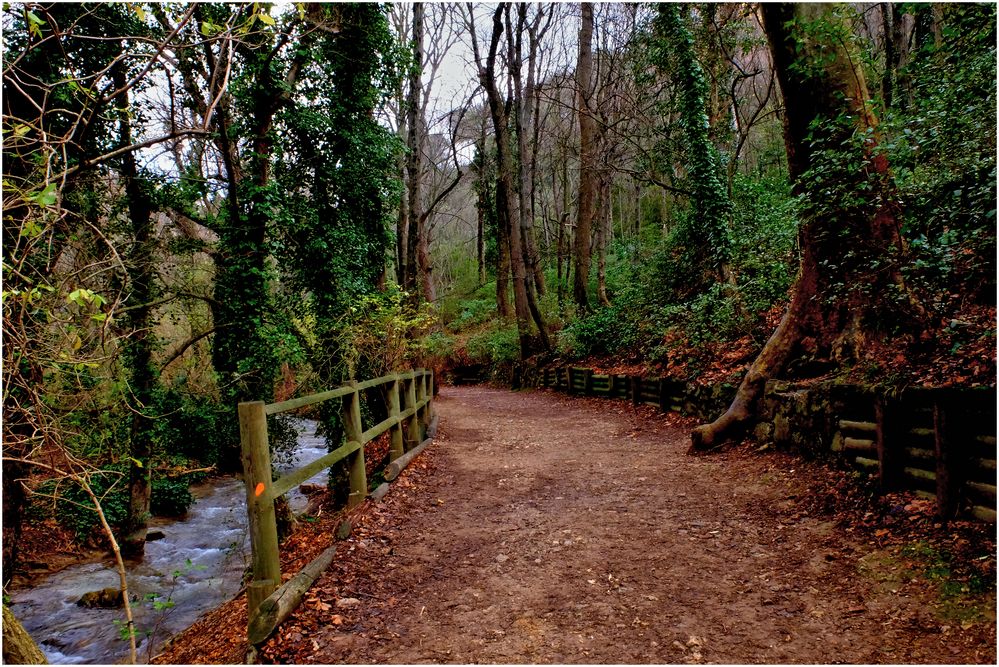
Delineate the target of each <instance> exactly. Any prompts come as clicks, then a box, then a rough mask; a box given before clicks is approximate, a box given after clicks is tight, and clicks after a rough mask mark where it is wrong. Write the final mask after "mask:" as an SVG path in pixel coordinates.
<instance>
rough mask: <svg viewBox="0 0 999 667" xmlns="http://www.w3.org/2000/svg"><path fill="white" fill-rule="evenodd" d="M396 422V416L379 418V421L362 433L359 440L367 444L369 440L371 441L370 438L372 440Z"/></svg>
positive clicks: (397, 421)
mask: <svg viewBox="0 0 999 667" xmlns="http://www.w3.org/2000/svg"><path fill="white" fill-rule="evenodd" d="M398 423H399V418H398V417H386V418H385V419H383V420H381V421H380V422H378V423H377V424H375V425H374V426H372V427H371V428H369V429H368V430H367V431H365V432H364V433H362V434H361V442H362V443H363V444H365V445H366V444H368V443H369V442H371V441H372V440H374V439H375V438H377V437H378V436H380V435H381V434H382V433H384V432H385V431H387V430H389V429H390V428H392V427H393V426H395V425H396V424H398Z"/></svg>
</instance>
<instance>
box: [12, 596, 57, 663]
mask: <svg viewBox="0 0 999 667" xmlns="http://www.w3.org/2000/svg"><path fill="white" fill-rule="evenodd" d="M3 662H4V664H5V665H47V664H48V660H46V659H45V654H44V653H42V650H41V649H40V648H38V644H36V643H35V640H34V639H32V638H31V635H29V634H28V632H27V631H26V630H25V629H24V626H23V625H21V622H20V621H18V620H17V618H16V617H15V616H14V613H13V612H12V611H11V610H10V609H8V608H7V605H6V604H5V605H3Z"/></svg>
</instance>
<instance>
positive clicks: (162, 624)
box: [10, 420, 326, 664]
mask: <svg viewBox="0 0 999 667" xmlns="http://www.w3.org/2000/svg"><path fill="white" fill-rule="evenodd" d="M294 424H295V426H296V427H297V428H298V430H299V437H298V449H297V450H296V452H295V457H294V461H293V464H292V465H302V464H304V463H308V462H309V461H312V460H314V459H317V458H319V457H320V456H322V455H323V454H325V453H326V445H325V442H324V440H323V438H321V437H317V436H316V434H315V426H316V425H315V422H312V421H309V420H295V421H294ZM325 475H326V473H321V474H320V475H317V476H316V477H315V478H313V479H312V480H309V481H310V482H311V483H325ZM191 492H192V493H193V494H194V496H195V498H196V499H197V500H196V502H195V503H194V505H193V506H192V507H191V509H190V510H189V511H188V513H187V515H186V516H185V517H184V518H183V519H182V520H167V519H156V520H153V521H151V522H150V529H155V530H162V531H163V533H164V535H165V537H164V538H163V539H161V540H157V541H155V542H149V543H147V544H146V553H145V557H144V558H143V560H142V562H139V563H134V564H131V565H130V566H129V568H128V589H129V593H130V598H131V599H132V600H133V602H132V613H133V615H134V617H135V625H136V628H137V629H138V632H139V633H140V636H139V639H140V640H141V645H140V646H139V661H140V662H147V661H148V660H149V658H150V657H152V656H153V655H155V654H156V653H157V652H158V651H159V649H160V648H161V647H162V646H163V644H164V642H165V641H166V640H167V639H169V638H170V637H171V636H173V635H175V634H177V633H178V632H180V631H181V630H183V629H185V628H187V627H188V626H190V625H191V624H192V623H194V621H195V620H197V618H198V617H199V616H201V615H202V614H203V613H205V612H206V611H208V610H210V609H213V608H214V607H217V606H218V605H220V604H221V603H223V602H225V601H226V600H228V599H230V598H231V597H233V596H234V595H235V594H236V592H237V591H239V589H240V587H241V585H242V584H241V580H242V576H243V572H244V570H245V569H246V567H247V566H248V565H249V561H250V556H249V550H250V546H249V543H250V541H249V535H248V533H247V530H246V492H245V490H244V488H243V483H242V481H240V480H239V479H237V478H235V477H221V478H218V479H215V480H212V481H211V482H209V483H205V484H202V485H198V486H195V487H192V489H191ZM289 496H291V497H290V498H289V500H290V502H291V506H292V509H293V510H295V511H301V510H302V509H303V508H304V507H305V503H306V499H305V498H304V496H302V495H301V494H300V493H298V492H297V491H295V492H292V493H291V494H289ZM107 587H111V588H119V580H118V573H117V571H116V570H115V568H114V563H113V561H111V560H106V561H104V562H99V563H86V564H82V565H74V566H71V567H67V568H65V569H64V570H61V571H59V572H56V573H53V574H51V575H49V576H47V577H45V578H43V579H40V580H39V581H38V582H37V583H36V584H35V585H34V586H32V587H31V588H23V589H20V590H17V591H14V592H13V593H12V594H11V604H10V608H11V610H12V611H13V612H14V615H15V616H17V618H18V619H19V620H20V621H21V623H23V624H24V627H25V628H26V629H27V631H28V632H29V633H30V634H31V636H32V637H33V638H34V639H35V641H36V642H38V644H39V646H40V647H41V649H42V650H43V651H44V652H45V655H46V657H47V658H48V660H49V662H51V663H63V664H108V663H116V662H121V661H123V660H127V658H128V642H127V641H124V640H122V639H121V637H120V632H119V625H120V624H121V623H123V622H124V613H123V612H122V610H121V609H87V608H84V607H79V606H77V604H76V601H77V600H79V599H80V596H82V595H83V594H84V593H87V592H89V591H95V590H100V589H102V588H107ZM167 600H169V602H170V603H171V604H170V605H169V606H166V607H165V608H164V605H163V604H162V603H164V602H166V601H167ZM155 602H159V603H160V604H158V605H157V604H155ZM156 607H160V608H159V609H157V608H156Z"/></svg>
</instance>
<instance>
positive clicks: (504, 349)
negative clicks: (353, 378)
mask: <svg viewBox="0 0 999 667" xmlns="http://www.w3.org/2000/svg"><path fill="white" fill-rule="evenodd" d="M465 349H466V351H467V352H468V356H469V358H470V359H472V360H473V361H476V362H479V363H484V364H489V365H493V366H495V365H498V364H506V363H512V362H514V361H517V360H518V359H519V358H520V338H519V337H518V335H517V327H516V325H510V324H507V323H504V322H494V323H493V324H492V325H491V326H490V328H488V329H486V330H484V331H481V332H479V333H477V334H475V335H473V336H472V337H471V338H469V339H468V343H466V345H465Z"/></svg>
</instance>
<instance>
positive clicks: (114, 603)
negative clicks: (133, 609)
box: [76, 587, 125, 609]
mask: <svg viewBox="0 0 999 667" xmlns="http://www.w3.org/2000/svg"><path fill="white" fill-rule="evenodd" d="M124 603H125V602H124V599H123V598H122V595H121V591H120V590H118V589H117V588H111V587H108V588H102V589H101V590H99V591H90V592H89V593H84V594H83V596H81V597H80V599H79V600H77V601H76V604H77V606H80V607H87V608H89V609H118V608H119V607H121V606H122V605H123V604H124Z"/></svg>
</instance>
